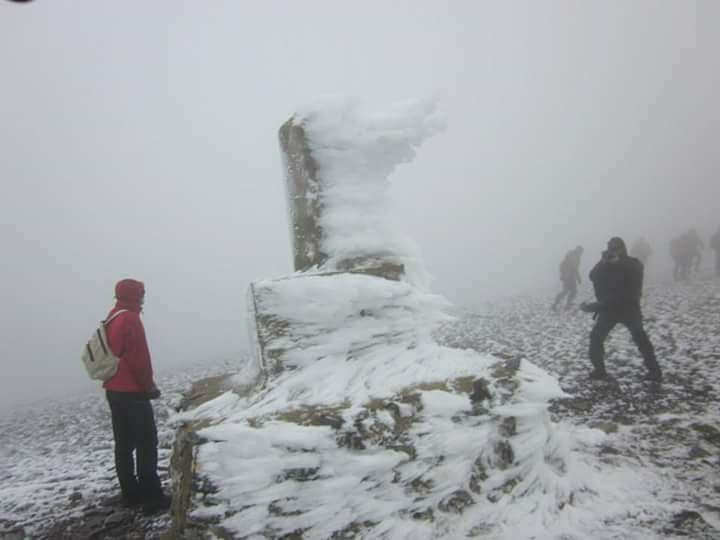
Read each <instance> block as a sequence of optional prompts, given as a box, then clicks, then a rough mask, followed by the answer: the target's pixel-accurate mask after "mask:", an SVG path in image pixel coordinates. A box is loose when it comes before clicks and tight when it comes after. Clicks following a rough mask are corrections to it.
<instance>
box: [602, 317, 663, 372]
mask: <svg viewBox="0 0 720 540" xmlns="http://www.w3.org/2000/svg"><path fill="white" fill-rule="evenodd" d="M617 324H624V325H625V327H626V328H627V329H628V330H629V331H630V335H631V336H632V339H633V341H634V342H635V345H637V348H638V350H639V351H640V354H641V355H642V357H643V362H644V363H645V367H646V368H647V369H648V371H649V372H651V373H658V372H659V371H660V366H659V365H658V363H657V359H656V358H655V349H654V348H653V345H652V343H650V338H649V337H648V335H647V333H646V332H645V328H643V321H642V312H641V311H640V308H639V307H637V308H636V307H633V308H625V309H622V310H614V311H600V312H599V313H598V318H597V320H596V321H595V326H594V327H593V329H592V330H591V331H590V361H591V362H592V365H593V367H594V368H595V369H597V370H599V371H605V339H607V337H608V335H609V334H610V332H611V331H612V329H613V328H615V325H617Z"/></svg>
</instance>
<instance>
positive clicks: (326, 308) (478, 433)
mask: <svg viewBox="0 0 720 540" xmlns="http://www.w3.org/2000/svg"><path fill="white" fill-rule="evenodd" d="M255 297H256V302H255V310H256V316H257V318H258V321H260V324H259V326H258V331H259V334H260V341H261V345H262V347H261V348H262V349H263V350H264V353H265V356H266V357H268V358H272V359H273V365H272V366H268V372H269V379H268V380H267V381H266V382H265V385H264V387H263V388H262V389H261V390H259V391H258V392H256V393H255V394H251V395H250V396H247V397H240V396H239V395H237V394H234V393H232V392H230V393H226V394H224V395H222V396H220V397H219V398H217V399H216V400H214V401H212V402H208V403H206V404H204V405H203V406H201V407H199V408H198V409H196V410H194V411H190V412H188V413H184V414H183V415H181V416H179V417H178V418H177V420H178V421H180V420H185V421H187V420H200V419H203V420H207V421H210V422H211V423H212V425H211V426H210V427H207V428H205V429H203V430H201V431H200V432H199V434H200V436H201V437H203V438H204V439H206V441H207V442H206V443H205V444H203V445H201V446H200V448H199V451H198V456H197V473H198V474H199V475H200V476H201V477H202V479H203V480H204V481H206V482H209V483H210V484H212V486H214V488H215V490H216V491H215V492H214V493H213V494H212V496H207V495H205V496H203V497H197V498H196V499H195V500H194V501H193V511H192V517H193V518H194V519H196V520H197V519H201V520H207V521H208V522H213V523H215V526H217V527H219V529H222V530H224V531H225V532H226V533H230V534H232V535H234V536H235V537H238V538H276V537H282V536H283V535H285V534H290V533H294V534H296V535H298V537H302V538H329V537H333V535H335V536H334V537H337V538H350V537H353V538H393V539H394V538H410V537H413V538H436V537H443V538H460V537H466V536H479V537H484V538H532V537H537V538H560V537H564V538H587V537H593V538H600V537H604V538H611V537H613V536H612V535H608V534H607V532H608V531H607V529H606V528H605V522H606V520H607V521H617V519H618V517H619V516H622V515H625V514H626V513H627V512H628V511H631V510H632V508H641V507H643V506H645V507H647V505H648V504H649V503H648V500H649V499H650V498H651V496H650V495H649V493H650V492H649V491H648V486H651V485H652V483H653V479H652V477H650V476H648V477H647V478H645V477H644V476H645V475H644V474H643V472H642V471H641V470H638V469H631V468H629V467H623V466H622V464H618V463H615V464H613V465H607V464H603V463H602V462H601V461H600V460H599V459H598V458H597V457H596V456H595V454H594V453H593V452H592V451H591V448H592V447H594V446H595V445H597V444H599V443H600V441H602V440H603V439H604V438H605V437H606V435H605V434H604V433H603V432H602V431H600V430H594V429H590V428H584V427H574V426H572V425H570V424H556V423H553V422H551V420H550V417H549V414H548V412H547V408H548V401H549V400H550V399H552V398H559V397H564V396H566V394H564V393H563V392H562V390H561V389H560V387H559V385H558V383H557V381H556V380H555V379H554V378H553V377H551V376H550V375H548V374H547V373H546V372H544V371H543V370H541V369H539V368H538V367H536V366H535V365H533V364H532V363H530V362H528V361H527V360H520V359H514V360H509V361H507V362H506V361H503V360H500V359H498V358H495V357H492V356H487V355H481V354H478V353H476V352H474V351H470V350H460V349H452V348H448V347H444V346H441V345H439V344H437V343H436V342H435V341H434V340H433V338H432V336H431V334H432V330H433V328H435V326H436V324H437V323H438V322H439V321H441V320H443V319H446V316H445V315H444V314H443V308H444V307H445V303H444V301H443V300H442V299H441V298H439V297H437V296H434V295H430V294H427V293H424V292H422V291H420V290H418V289H416V288H414V287H412V286H411V285H409V284H407V283H402V282H395V281H389V280H384V279H380V278H374V277H369V276H364V275H353V274H335V275H329V276H327V275H326V276H322V275H304V276H298V277H294V278H288V279H282V280H276V281H264V282H259V283H256V284H255ZM247 375H248V376H249V377H252V376H253V374H252V373H250V372H249V371H248V372H247ZM480 379H482V382H480V383H478V381H479V380H480ZM485 391H487V393H485ZM471 396H472V399H471ZM640 486H643V487H642V488H641V487H640ZM563 535H564V536H563Z"/></svg>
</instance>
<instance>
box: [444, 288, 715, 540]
mask: <svg viewBox="0 0 720 540" xmlns="http://www.w3.org/2000/svg"><path fill="white" fill-rule="evenodd" d="M585 292H586V295H587V297H588V298H590V291H585ZM643 304H644V315H645V320H646V329H647V331H648V333H649V335H650V338H651V340H652V342H653V344H654V345H655V349H656V351H657V356H658V361H659V362H660V365H661V367H662V368H663V371H664V382H663V384H662V385H661V386H657V385H654V384H652V383H648V382H645V381H643V378H642V377H643V375H644V373H645V370H644V367H643V364H642V360H641V357H640V355H639V353H638V352H637V350H636V348H635V346H634V344H633V343H632V340H631V339H630V336H629V333H628V332H627V331H626V330H625V329H624V328H623V327H621V326H618V327H617V328H616V329H615V330H614V331H613V333H612V334H611V336H610V339H608V341H607V343H606V351H607V358H606V366H607V369H608V371H609V373H610V374H611V375H612V376H613V377H614V378H615V379H616V380H617V384H606V383H601V382H590V381H589V379H588V377H587V374H588V373H589V371H590V363H589V359H588V353H587V349H588V337H589V332H590V329H591V327H592V319H591V317H590V316H588V315H586V314H583V313H579V312H577V311H576V310H571V311H567V312H561V313H557V314H556V313H553V312H551V311H550V309H549V306H550V302H549V300H547V299H546V300H540V299H537V298H529V297H526V298H514V299H509V300H507V301H503V302H498V303H495V304H494V305H488V306H484V307H483V308H482V309H479V310H475V311H476V313H470V312H466V313H463V314H462V315H461V317H460V320H459V321H456V322H455V323H453V324H448V325H446V326H445V327H444V328H443V329H442V330H441V331H440V332H439V333H440V335H441V336H442V337H441V339H442V341H444V342H446V343H448V344H452V345H454V346H458V347H471V348H475V349H477V350H481V351H484V352H489V353H492V354H495V355H499V356H510V357H518V356H519V357H522V358H527V359H529V360H531V361H532V362H534V363H535V364H537V365H538V366H540V367H542V368H544V369H546V370H547V371H548V372H549V373H550V374H552V375H554V376H555V377H557V378H558V380H559V381H560V384H561V386H562V388H563V390H565V391H566V392H568V393H569V394H571V395H572V396H573V397H572V398H571V399H563V400H557V401H556V402H554V404H553V406H552V407H551V412H552V413H553V419H554V420H556V421H559V422H568V423H571V424H573V425H578V426H579V425H585V426H593V427H598V428H600V429H602V430H604V431H605V432H607V438H606V439H605V440H603V441H602V443H601V444H600V445H598V446H597V447H596V448H594V449H593V452H594V453H595V454H597V455H598V456H599V457H600V458H601V460H602V462H605V463H608V464H610V465H616V464H622V465H623V466H626V467H629V468H630V469H632V470H634V471H637V472H641V471H642V472H643V474H644V476H645V478H650V479H651V482H652V483H651V484H648V485H646V486H642V487H643V490H645V491H646V492H647V493H648V494H651V495H652V497H653V499H654V503H653V504H652V507H650V508H643V509H642V510H641V511H638V510H634V511H632V512H628V515H627V519H626V520H624V521H621V522H619V523H617V524H610V523H608V527H607V536H606V537H608V538H674V537H678V538H680V537H682V538H687V537H688V536H689V537H692V538H720V403H719V402H718V397H719V396H720V281H719V280H717V279H716V280H705V281H700V282H697V283H693V284H685V283H681V284H673V283H665V284H662V285H658V286H655V287H650V288H649V290H648V291H646V294H645V299H644V302H643ZM700 516H702V518H703V519H704V521H705V522H707V523H702V521H703V520H701V519H699V518H700ZM709 525H712V527H713V529H712V530H711V529H710V528H709Z"/></svg>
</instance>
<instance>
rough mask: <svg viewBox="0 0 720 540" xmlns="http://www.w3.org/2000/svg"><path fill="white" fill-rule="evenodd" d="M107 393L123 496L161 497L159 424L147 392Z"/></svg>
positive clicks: (135, 497) (138, 497) (124, 497)
mask: <svg viewBox="0 0 720 540" xmlns="http://www.w3.org/2000/svg"><path fill="white" fill-rule="evenodd" d="M106 392H107V400H108V403H109V404H110V412H111V414H112V427H113V436H114V438H115V471H116V473H117V477H118V481H119V482H120V491H121V492H122V496H123V499H126V500H137V499H141V500H143V499H144V500H150V499H153V498H155V497H158V496H160V495H161V494H162V487H161V484H160V478H159V477H158V474H157V460H158V452H157V445H158V438H157V427H156V426H155V416H154V415H153V409H152V405H151V404H150V401H149V400H148V399H147V397H146V396H145V395H144V394H135V393H130V392H112V391H110V390H107V391H106ZM133 451H134V452H135V457H134V458H133Z"/></svg>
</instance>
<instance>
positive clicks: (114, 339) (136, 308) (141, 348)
mask: <svg viewBox="0 0 720 540" xmlns="http://www.w3.org/2000/svg"><path fill="white" fill-rule="evenodd" d="M144 297H145V286H144V285H143V284H142V282H140V281H135V280H134V279H123V280H122V281H119V282H118V283H117V285H115V298H117V303H116V304H115V307H114V308H112V309H111V310H110V313H108V318H110V317H112V316H113V315H114V314H115V313H117V312H118V311H119V310H121V309H125V310H127V311H126V312H125V313H121V314H120V315H118V316H117V317H115V318H114V319H113V320H112V321H110V322H109V323H108V324H107V326H106V327H105V331H106V333H107V338H108V344H109V345H110V349H111V350H112V352H113V354H114V355H115V356H117V357H118V358H120V363H119V364H118V370H117V373H115V375H114V376H113V377H112V378H111V379H109V380H108V381H106V382H105V384H103V387H104V388H105V389H106V390H112V391H113V392H150V391H151V390H153V389H154V388H155V383H154V381H153V369H152V364H151V362H150V350H149V349H148V344H147V339H146V338H145V328H144V327H143V323H142V321H141V320H140V311H141V310H142V304H143V299H144Z"/></svg>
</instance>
